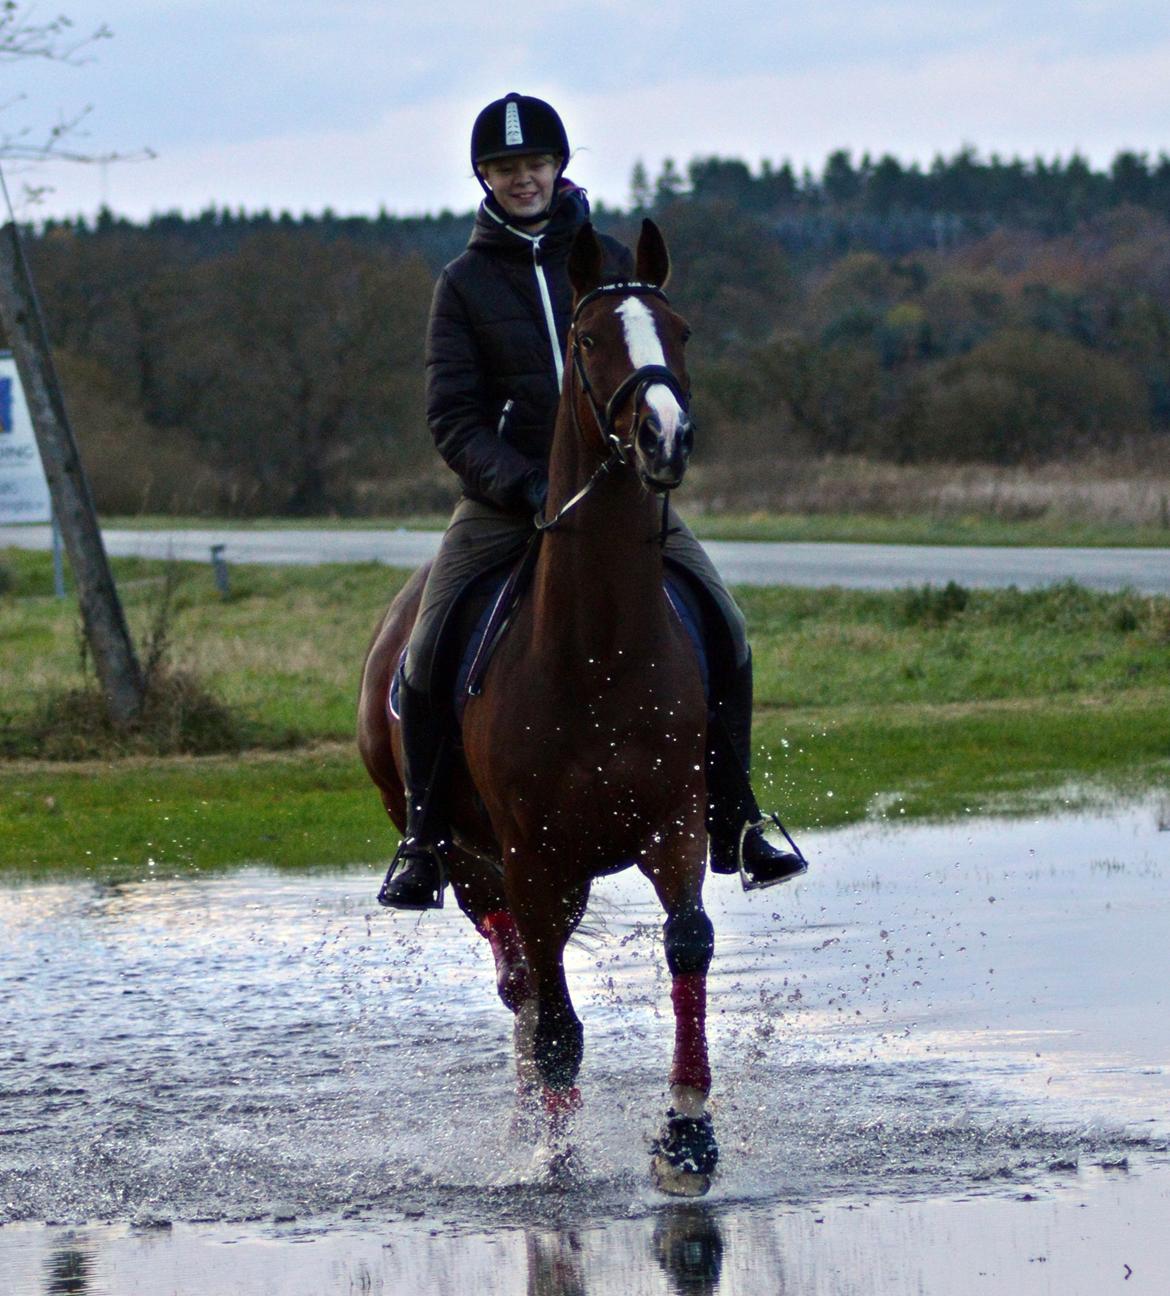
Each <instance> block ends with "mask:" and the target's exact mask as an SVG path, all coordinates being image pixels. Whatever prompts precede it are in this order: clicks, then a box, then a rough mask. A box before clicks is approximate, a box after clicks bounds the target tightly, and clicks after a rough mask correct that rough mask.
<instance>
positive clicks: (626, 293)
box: [533, 282, 690, 544]
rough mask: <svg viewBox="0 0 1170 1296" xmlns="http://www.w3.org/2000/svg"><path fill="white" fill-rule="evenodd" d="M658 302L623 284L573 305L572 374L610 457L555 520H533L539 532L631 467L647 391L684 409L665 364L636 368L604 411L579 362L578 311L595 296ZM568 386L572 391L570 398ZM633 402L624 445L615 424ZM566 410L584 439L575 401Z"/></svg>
mask: <svg viewBox="0 0 1170 1296" xmlns="http://www.w3.org/2000/svg"><path fill="white" fill-rule="evenodd" d="M614 296H623V297H658V298H660V299H661V300H662V301H666V300H667V297H666V294H665V293H664V292H663V291H662V289H661V288H658V287H656V286H655V285H654V284H649V283H638V282H624V283H612V284H602V285H601V287H599V288H594V289H593V291H592V292H587V293H586V294H585V296H584V297H582V298H581V300H580V301H579V302H578V303H577V305H576V308H575V309H574V311H573V319H572V321H571V323H570V325H569V336H570V339H571V347H570V352H571V356H572V360H573V375H574V376H575V378H576V380H577V382H578V383H579V384H580V387H581V392H582V394H583V395H584V396H585V398H586V400H588V402H589V408H590V409H591V410H592V411H593V418H594V421H595V422H596V424H597V430H598V431H599V432H600V433H601V438H602V441H603V442H605V444H606V445H608V446H609V447H610V453H609V456H608V457H607V458H605V459H603V460H602V461H601V463H600V464H598V466H597V467H596V468H595V469H594V471H593V474H592V475H591V476H590V478H589V480H588V481H587V482H586V483H585V485H584V486H582V487H581V489H580V490H579V491H578V492H577V493H576V494H575V495H574V496H572V497H571V498H570V499H568V500H566V501H565V503H564V504H562V505H561V507H560V508H559V509H558V510H557V512H556V514H555V516H553V517H551V518H549V519H548V520H547V521H545V520H544V519H543V518H542V517H541V516H540V514H537V515H536V517H535V518H534V519H533V523H534V525H535V527H536V529H537V531H551V530H552V529H553V528H554V527H555V526H557V524H558V523H559V522H560V521H561V520H562V519H563V518H564V517H565V515H566V514H567V513H568V512H569V511H570V510H571V509H573V508H575V507H576V506H577V505H578V504H580V502H581V501H582V500H583V499H584V498H585V497H586V495H588V494H589V492H590V491H591V490H592V489H593V488H594V486H596V485H597V483H598V482H599V481H600V480H601V479H602V478H603V477H607V476H608V475H609V474H610V473H611V472H612V471H613V470H614V469H615V468H618V467H621V466H622V465H623V464H628V463H629V462H630V457H629V456H630V447H631V445H632V444H633V441H634V439H635V438H636V437H637V434H638V427H639V425H640V422H641V415H640V413H639V412H638V410H639V407H640V406H641V403H642V399H643V397H644V396H645V394H646V390H647V389H648V388H650V387H656V386H662V387H665V388H667V390H669V391H670V393H671V394H672V395H673V396H674V398H675V400H677V401H678V403H679V405H680V406H681V407H682V408H683V410H684V411H685V410H687V409H688V408H689V406H690V395H689V393H688V392H685V391H684V390H683V388H682V384H681V383H680V382H679V380H678V379H677V378H676V377H675V375H674V373H673V371H672V370H670V369H667V368H666V366H665V365H642V366H641V367H640V368H638V369H635V370H633V371H632V372H631V373H629V374H627V375H626V376H625V378H623V379H622V381H621V382H620V383H619V384H618V386H617V389H616V390H615V391H614V393H613V395H612V396H610V398H609V400H608V401H606V403H605V405H604V406H603V405H602V404H601V402H600V401H599V400H598V399H597V397H596V395H595V394H594V391H593V386H592V384H591V383H590V381H589V375H588V374H587V373H586V372H585V362H584V361H583V360H582V358H581V348H580V346H578V344H577V321H578V319H579V318H580V315H581V312H582V311H583V310H584V309H585V307H586V306H588V305H589V304H590V303H591V302H593V301H595V300H596V299H597V298H599V297H614ZM571 392H572V387H571V386H570V393H571ZM631 397H632V398H633V405H634V410H635V413H634V422H633V426H632V427H631V429H630V440H629V441H623V440H622V439H621V437H619V436H618V434H617V420H618V417H619V415H620V414H621V412H622V409H623V407H624V406H625V405H626V403H627V402H628V401H630V398H631ZM570 409H571V411H572V414H573V429H574V431H575V432H576V433H577V435H578V436H579V437H580V436H582V435H583V432H582V428H581V423H580V420H579V419H578V417H577V402H576V400H575V399H574V400H572V401H570ZM668 498H669V492H666V494H665V495H664V497H663V501H662V531H661V536H660V541H661V543H663V544H665V542H666V536H667V522H666V515H667V499H668Z"/></svg>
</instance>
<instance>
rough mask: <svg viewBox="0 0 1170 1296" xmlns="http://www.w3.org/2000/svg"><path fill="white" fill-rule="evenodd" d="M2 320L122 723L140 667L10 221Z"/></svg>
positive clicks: (88, 626)
mask: <svg viewBox="0 0 1170 1296" xmlns="http://www.w3.org/2000/svg"><path fill="white" fill-rule="evenodd" d="M0 321H2V322H3V324H4V331H5V333H6V334H7V335H8V345H9V346H10V347H11V348H12V354H13V357H14V359H15V360H16V368H17V372H18V373H19V374H20V381H21V384H22V385H23V387H24V394H25V398H26V400H27V401H28V409H29V415H30V416H31V418H32V425H33V430H34V432H35V433H36V438H37V445H38V447H39V448H40V452H41V462H42V463H43V464H44V467H45V477H46V479H47V480H48V483H49V494H50V496H51V497H52V500H53V511H54V512H55V513H56V516H57V521H58V523H59V525H60V527H61V535H62V538H63V539H64V541H65V552H66V553H67V554H68V555H69V563H70V565H71V566H72V568H73V576H74V579H75V580H76V582H77V594H78V601H79V603H80V605H81V619H82V623H83V625H84V627H85V637H86V639H87V641H88V643H89V648H90V652H92V653H93V660H94V665H95V666H96V668H97V673H98V679H99V680H100V681H101V685H102V691H103V692H104V694H105V697H106V706H107V709H108V711H109V716H110V722H111V723H112V724H113V725H114V726H115V727H116V728H119V729H124V728H126V727H127V726H129V725H132V724H133V723H134V721H135V720H137V719H138V717H139V715H140V714H141V712H142V702H143V696H144V691H145V686H144V683H143V678H142V668H141V667H140V666H139V664H138V658H137V657H136V656H135V654H134V644H133V641H132V640H131V638H130V629H129V627H128V626H127V624H126V617H125V614H124V613H123V611H122V604H121V602H120V601H119V599H118V591H117V589H116V587H115V585H114V577H113V574H112V573H111V571H110V564H109V561H108V560H107V558H106V550H105V545H104V544H103V543H102V533H101V529H100V528H99V526H98V521H97V513H96V511H95V510H94V506H93V496H92V494H91V493H90V489H89V481H88V479H87V478H86V475H85V469H84V468H83V467H82V463H81V457H80V455H79V454H78V453H77V442H76V441H75V440H74V438H73V430H72V428H71V427H70V426H69V418H68V416H67V414H66V413H65V402H64V400H63V398H62V395H61V386H60V384H59V383H58V381H57V374H56V370H55V369H54V367H53V357H52V354H51V352H50V350H49V339H48V335H47V334H46V332H45V326H44V321H43V319H42V317H41V312H40V307H39V304H38V302H37V298H36V290H35V289H34V287H33V281H32V275H31V274H30V273H29V268H28V263H27V262H26V260H25V257H24V249H23V248H22V247H21V244H20V233H19V231H18V230H17V228H16V224H15V223H14V222H12V221H10V222H9V223H8V224H7V225H5V226H4V228H3V229H2V230H0Z"/></svg>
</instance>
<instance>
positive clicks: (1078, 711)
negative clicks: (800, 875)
mask: <svg viewBox="0 0 1170 1296" xmlns="http://www.w3.org/2000/svg"><path fill="white" fill-rule="evenodd" d="M0 566H2V567H3V568H4V570H6V571H7V572H8V575H9V585H10V588H9V592H8V593H7V595H2V596H0V713H2V714H0V720H2V722H3V725H2V728H0V753H2V754H3V759H0V867H3V868H5V869H6V870H9V871H12V870H15V871H18V872H28V871H31V872H38V873H39V872H44V871H57V870H61V869H67V870H82V871H85V872H86V873H89V874H93V875H97V876H118V875H126V874H133V875H136V876H137V875H142V874H143V873H144V872H146V871H151V870H155V871H168V872H169V871H175V870H180V869H190V868H193V867H196V868H206V867H219V866H224V865H231V864H236V863H240V862H243V861H264V862H270V863H274V864H278V865H289V866H307V865H312V864H339V863H354V862H359V861H364V862H371V863H374V862H376V861H378V860H384V859H385V858H386V857H387V856H388V854H389V853H390V851H391V850H392V847H393V843H394V838H393V834H392V831H391V830H390V828H389V826H388V825H387V824H386V822H385V819H384V815H383V813H382V811H381V808H380V806H379V803H378V801H377V797H376V795H375V794H374V792H373V789H372V787H370V786H369V784H368V782H367V780H366V776H365V774H364V771H363V770H362V769H361V766H360V763H359V761H358V759H357V755H356V751H355V750H354V746H353V742H352V731H353V715H354V703H355V699H356V693H357V683H358V675H359V671H360V667H361V660H362V656H363V653H364V649H365V646H366V643H367V641H368V638H369V634H370V631H371V629H372V627H373V624H374V622H375V620H376V618H377V616H378V614H379V613H380V611H381V610H382V608H383V607H384V605H385V603H386V602H387V601H388V599H389V598H390V597H391V595H392V594H393V592H394V591H395V590H396V589H397V588H398V586H399V584H400V583H401V581H402V580H403V579H404V577H405V573H402V572H393V571H390V570H388V569H386V568H384V567H379V566H376V565H373V564H370V565H362V566H346V567H324V568H263V567H239V568H236V569H235V570H234V571H233V593H232V597H231V598H230V599H228V600H226V601H224V600H221V599H220V598H219V597H218V595H217V594H216V592H215V590H214V588H213V586H212V581H211V574H210V571H209V570H208V569H207V568H206V567H205V566H202V565H198V566H196V565H191V566H187V567H184V566H181V565H180V566H178V567H177V568H174V569H173V570H174V571H175V573H176V574H177V575H179V576H180V577H181V579H180V582H179V584H178V587H177V590H176V592H175V595H174V610H173V613H172V616H171V618H170V623H169V633H170V638H171V643H172V647H171V660H172V662H173V664H174V665H175V666H177V667H180V668H182V669H185V670H188V671H191V672H193V673H195V674H197V675H198V676H199V677H200V678H201V679H202V680H203V681H204V682H205V683H206V684H208V685H209V686H210V687H211V689H212V690H213V691H214V693H215V694H216V695H217V696H218V697H220V698H221V699H223V700H224V701H226V702H227V703H229V704H230V705H231V707H232V708H233V709H234V711H235V713H236V715H237V717H238V732H237V742H238V746H239V750H238V751H236V752H233V753H232V754H230V755H216V756H190V755H175V756H157V755H152V754H149V753H142V752H140V753H138V754H135V753H134V752H133V751H132V750H128V751H126V752H123V753H116V754H114V753H110V752H109V751H108V750H99V749H97V748H94V747H93V745H92V738H91V736H90V735H89V733H88V731H87V730H86V729H85V726H84V725H81V724H76V725H73V724H70V723H69V719H68V717H66V718H65V719H64V720H62V719H61V718H60V717H58V718H57V720H56V721H55V722H54V725H53V726H52V727H51V729H49V730H48V731H46V730H45V727H44V717H45V714H46V708H47V706H48V704H49V702H50V701H51V699H52V698H53V697H54V695H55V694H57V693H59V691H60V690H61V689H62V688H63V687H67V686H76V685H77V684H79V683H80V682H81V679H82V674H81V667H80V653H79V641H80V637H79V633H78V622H77V612H76V607H75V606H74V605H73V604H72V603H71V602H69V601H66V602H64V603H59V602H58V601H56V600H55V599H53V598H52V596H51V571H50V566H49V561H48V558H47V556H45V555H39V554H27V553H19V552H15V551H7V552H4V553H0ZM114 567H115V572H116V575H117V579H118V582H119V588H120V589H121V591H122V594H123V597H124V600H125V603H126V606H127V611H128V616H129V618H130V621H131V624H132V626H133V627H134V629H135V632H136V634H137V635H138V637H139V638H140V639H141V637H142V636H143V634H144V632H145V630H146V628H147V627H148V626H149V625H150V623H151V621H152V620H153V619H154V618H155V612H156V609H157V606H158V603H159V599H160V597H161V592H162V590H163V588H164V584H165V580H164V578H165V573H166V571H167V568H166V566H165V565H164V564H162V563H158V562H149V561H143V560H116V561H115V563H114ZM738 596H739V598H740V600H741V603H742V606H743V608H744V611H745V613H746V615H747V617H748V622H749V626H750V629H751V635H752V640H753V644H754V647H755V658H756V675H757V688H756V702H757V725H756V746H757V757H756V772H757V783H758V785H759V789H760V792H761V799H762V800H763V801H764V802H765V803H767V804H768V805H771V806H773V807H775V808H776V809H778V810H780V811H781V813H782V814H783V815H784V817H785V819H786V820H787V821H788V822H789V824H790V826H791V827H793V828H795V829H799V828H801V827H808V826H812V825H816V826H825V827H829V826H833V825H838V824H843V823H847V822H850V821H854V820H856V819H858V818H859V817H862V816H866V815H875V814H884V815H887V816H897V817H903V816H906V817H915V816H923V815H954V814H963V813H983V812H988V811H991V812H995V811H1005V812H1009V811H1020V810H1022V809H1027V808H1034V807H1036V806H1039V805H1042V804H1053V803H1059V802H1060V801H1062V800H1065V799H1069V798H1074V797H1082V796H1086V795H1092V794H1094V793H1096V794H1098V795H1105V794H1108V792H1109V790H1110V789H1116V788H1123V787H1124V788H1128V787H1133V788H1137V787H1139V786H1149V785H1150V784H1151V783H1155V782H1157V781H1159V780H1162V781H1165V780H1166V778H1167V775H1168V774H1170V600H1168V599H1164V598H1147V597H1141V596H1137V595H1133V594H1115V595H1109V594H1097V593H1092V592H1089V591H1086V590H1084V589H1082V588H1079V587H1076V586H1067V585H1066V586H1056V587H1053V588H1052V589H1049V590H1044V591H1034V592H1020V591H1017V590H1002V591H965V590H961V589H957V588H954V587H948V588H946V589H938V588H929V587H927V588H919V589H915V590H905V591H896V592H893V593H866V592H855V591H843V590H820V591H812V590H800V589H790V588H775V589H750V588H742V589H740V590H739V591H738ZM47 755H48V756H55V757H56V758H57V759H50V760H46V759H44V757H46V756H47ZM65 756H68V757H72V758H73V759H70V760H62V759H60V758H61V757H65Z"/></svg>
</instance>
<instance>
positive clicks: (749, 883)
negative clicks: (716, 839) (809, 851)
mask: <svg viewBox="0 0 1170 1296" xmlns="http://www.w3.org/2000/svg"><path fill="white" fill-rule="evenodd" d="M767 825H774V826H775V827H776V828H777V829H778V830H779V832H780V835H781V836H782V837H783V838H784V840H785V841H786V842H787V843H788V845H789V846H791V847H792V850H791V852H790V853H791V854H792V855H793V856H795V858H796V861H797V865H798V866H797V867H796V868H794V869H792V871H791V872H789V873H785V874H784V876H783V877H774V878H753V877H751V876H749V874H748V871H747V865H746V864H745V863H744V858H743V844H744V841H745V839H746V838H747V835H748V833H750V832H754V831H755V829H757V828H764V827H765V826H767ZM765 840H767V839H766V838H765ZM737 853H738V855H739V880H740V884H741V886H742V887H743V889H744V890H745V891H763V890H764V889H765V888H766V887H771V886H779V885H780V884H781V883H783V882H791V881H792V879H793V878H798V877H801V876H802V875H803V874H805V873H807V872H808V860H807V859H805V857H804V851H802V850H801V849H800V847H799V846H798V845H797V844H796V842H795V841H793V839H792V834H791V833H790V832H789V831H788V829H787V828H785V827H784V825H783V824H782V823H781V822H780V816H779V815H778V814H776V812H775V811H771V810H770V811H768V812H767V813H766V814H765V815H764V816H763V817H762V818H760V819H757V820H756V822H755V823H745V824H744V826H743V828H742V829H741V830H740V834H739V850H738V852H737Z"/></svg>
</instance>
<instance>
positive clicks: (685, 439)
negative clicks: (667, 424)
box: [678, 418, 695, 455]
mask: <svg viewBox="0 0 1170 1296" xmlns="http://www.w3.org/2000/svg"><path fill="white" fill-rule="evenodd" d="M678 443H679V447H680V449H681V450H682V452H683V454H684V455H689V454H690V453H691V451H692V450H693V449H694V448H695V425H694V424H693V423H692V422H691V420H690V419H689V418H688V419H684V420H683V422H682V424H681V426H680V427H679V430H678Z"/></svg>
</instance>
